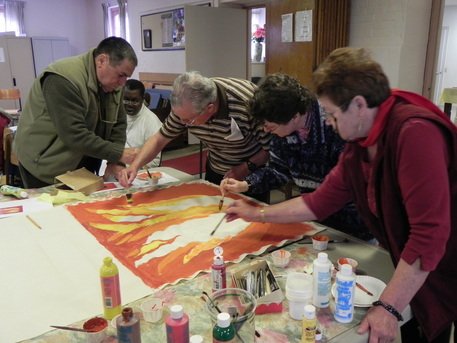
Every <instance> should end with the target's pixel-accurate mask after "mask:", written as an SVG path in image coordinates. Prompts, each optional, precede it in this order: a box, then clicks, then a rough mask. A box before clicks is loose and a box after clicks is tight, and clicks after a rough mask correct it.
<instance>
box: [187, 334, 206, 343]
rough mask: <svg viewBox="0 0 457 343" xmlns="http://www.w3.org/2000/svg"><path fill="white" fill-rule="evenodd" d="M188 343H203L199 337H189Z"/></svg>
mask: <svg viewBox="0 0 457 343" xmlns="http://www.w3.org/2000/svg"><path fill="white" fill-rule="evenodd" d="M189 343H203V337H202V336H200V335H192V336H190V339H189Z"/></svg>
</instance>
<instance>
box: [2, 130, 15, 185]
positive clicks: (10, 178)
mask: <svg viewBox="0 0 457 343" xmlns="http://www.w3.org/2000/svg"><path fill="white" fill-rule="evenodd" d="M14 133H15V132H14V131H13V130H11V128H9V127H6V128H4V130H3V157H4V174H5V175H6V181H7V184H8V185H13V186H14V185H17V184H18V180H16V177H19V172H18V171H19V169H18V166H19V161H18V159H17V157H16V155H15V154H14V152H13V139H14Z"/></svg>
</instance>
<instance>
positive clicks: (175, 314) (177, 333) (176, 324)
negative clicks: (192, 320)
mask: <svg viewBox="0 0 457 343" xmlns="http://www.w3.org/2000/svg"><path fill="white" fill-rule="evenodd" d="M165 328H166V332H167V343H189V316H188V315H187V314H185V313H184V310H183V308H182V306H181V305H173V306H171V307H170V315H169V316H168V317H167V319H165Z"/></svg>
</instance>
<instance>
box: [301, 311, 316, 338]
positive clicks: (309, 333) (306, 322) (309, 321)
mask: <svg viewBox="0 0 457 343" xmlns="http://www.w3.org/2000/svg"><path fill="white" fill-rule="evenodd" d="M316 327H317V319H316V308H315V307H314V306H313V305H305V313H304V316H303V331H302V336H301V343H314V342H315V340H316Z"/></svg>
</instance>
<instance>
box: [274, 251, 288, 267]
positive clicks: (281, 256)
mask: <svg viewBox="0 0 457 343" xmlns="http://www.w3.org/2000/svg"><path fill="white" fill-rule="evenodd" d="M271 258H272V260H273V265H275V266H276V267H282V268H283V267H285V266H287V265H288V264H289V261H290V252H289V251H287V250H284V249H280V250H276V251H273V252H272V253H271Z"/></svg>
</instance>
